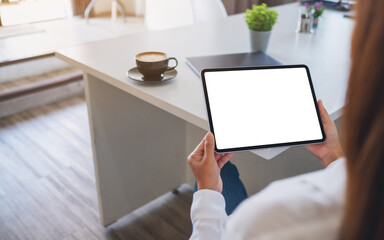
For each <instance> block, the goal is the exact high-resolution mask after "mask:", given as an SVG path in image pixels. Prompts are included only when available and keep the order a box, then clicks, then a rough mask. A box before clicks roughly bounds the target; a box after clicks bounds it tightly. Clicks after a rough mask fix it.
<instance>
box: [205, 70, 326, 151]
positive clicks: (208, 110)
mask: <svg viewBox="0 0 384 240" xmlns="http://www.w3.org/2000/svg"><path fill="white" fill-rule="evenodd" d="M282 68H305V70H306V72H307V76H308V81H309V85H310V88H311V93H312V99H313V102H314V105H315V108H316V113H317V118H318V121H319V124H320V129H321V134H322V138H321V139H314V140H306V141H298V142H286V143H275V144H265V145H256V146H246V147H237V148H226V149H218V148H217V145H216V142H215V152H218V153H225V152H238V151H248V150H255V149H261V148H272V147H283V146H294V145H306V144H313V143H322V142H324V141H325V139H326V135H325V132H324V127H323V122H322V120H321V116H320V111H319V108H318V106H317V100H316V94H315V90H314V88H313V84H312V78H311V74H310V72H309V68H308V67H307V66H306V65H304V64H297V65H284V66H282V65H279V66H261V67H234V68H209V69H204V70H202V71H201V79H202V82H203V88H204V97H205V103H206V107H207V112H208V121H209V127H210V129H211V132H212V133H213V135H215V130H214V127H213V122H212V115H211V108H210V104H209V97H208V91H207V85H206V82H205V73H207V72H222V71H244V70H261V69H282Z"/></svg>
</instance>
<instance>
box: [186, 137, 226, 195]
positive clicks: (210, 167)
mask: <svg viewBox="0 0 384 240" xmlns="http://www.w3.org/2000/svg"><path fill="white" fill-rule="evenodd" d="M232 156H233V153H226V154H224V155H222V154H219V153H215V140H214V137H213V134H212V133H211V132H208V133H207V134H206V135H205V137H204V139H203V140H202V141H201V143H200V144H199V145H198V146H197V147H196V149H195V150H194V151H193V152H192V153H191V154H190V155H189V156H188V163H189V166H190V167H191V169H192V172H193V174H194V175H195V178H196V182H197V188H198V190H201V189H210V190H214V191H218V192H220V193H221V192H222V191H223V182H222V180H221V177H220V170H221V168H222V167H223V166H224V165H225V164H226V163H227V162H228V161H229V159H231V157H232Z"/></svg>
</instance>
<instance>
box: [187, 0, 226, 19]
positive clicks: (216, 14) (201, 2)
mask: <svg viewBox="0 0 384 240" xmlns="http://www.w3.org/2000/svg"><path fill="white" fill-rule="evenodd" d="M192 9H193V20H194V23H200V22H206V21H212V20H216V19H220V18H226V17H228V14H227V11H226V10H225V7H224V4H223V2H222V1H221V0H192Z"/></svg>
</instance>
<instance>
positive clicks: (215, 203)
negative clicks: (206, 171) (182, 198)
mask: <svg viewBox="0 0 384 240" xmlns="http://www.w3.org/2000/svg"><path fill="white" fill-rule="evenodd" d="M227 218H228V216H227V214H226V212H225V200H224V197H223V195H222V194H221V193H219V192H216V191H213V190H208V189H203V190H199V191H197V192H195V193H194V194H193V202H192V206H191V220H192V225H193V232H192V236H191V238H190V239H199V240H204V239H209V240H214V239H220V238H221V235H222V234H223V232H224V229H225V223H226V221H227Z"/></svg>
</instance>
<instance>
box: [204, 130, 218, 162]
mask: <svg viewBox="0 0 384 240" xmlns="http://www.w3.org/2000/svg"><path fill="white" fill-rule="evenodd" d="M204 159H208V160H210V159H213V160H216V159H215V140H214V138H213V134H212V133H211V132H208V133H207V135H206V136H205V144H204Z"/></svg>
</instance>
